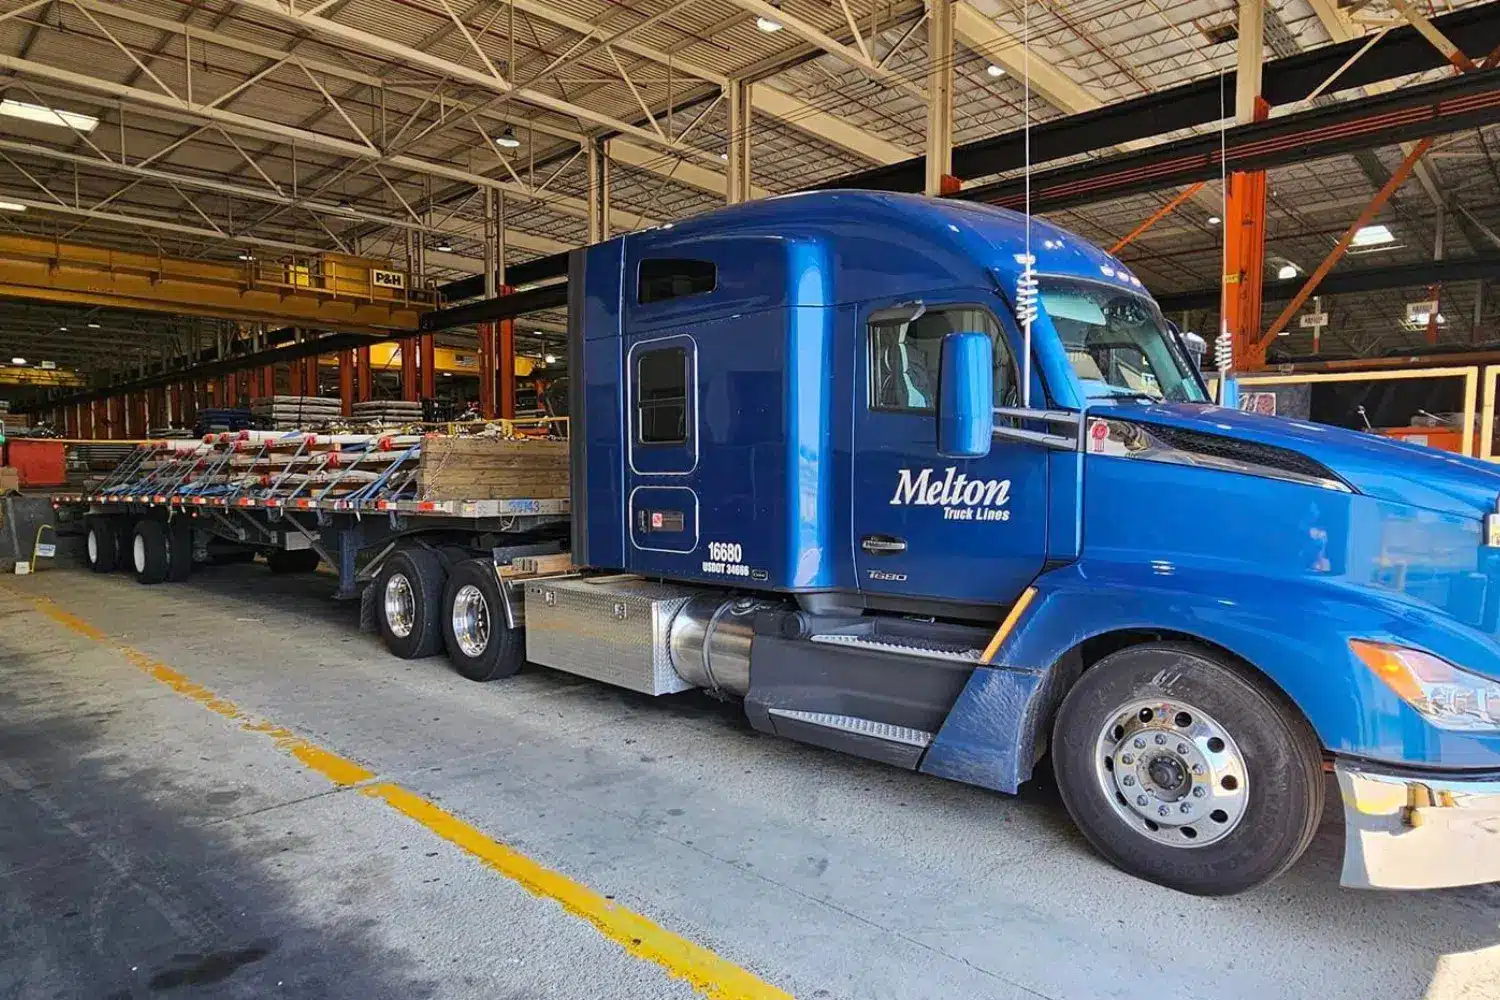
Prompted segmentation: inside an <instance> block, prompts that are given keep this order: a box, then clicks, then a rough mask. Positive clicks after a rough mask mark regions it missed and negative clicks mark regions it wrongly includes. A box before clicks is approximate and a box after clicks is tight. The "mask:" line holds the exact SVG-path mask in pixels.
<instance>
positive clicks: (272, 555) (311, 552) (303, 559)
mask: <svg viewBox="0 0 1500 1000" xmlns="http://www.w3.org/2000/svg"><path fill="white" fill-rule="evenodd" d="M321 561H322V557H321V556H319V555H318V553H317V550H316V549H272V550H271V551H270V552H267V553H266V565H267V566H269V567H271V572H272V573H311V572H312V571H313V570H315V569H317V568H318V563H319V562H321Z"/></svg>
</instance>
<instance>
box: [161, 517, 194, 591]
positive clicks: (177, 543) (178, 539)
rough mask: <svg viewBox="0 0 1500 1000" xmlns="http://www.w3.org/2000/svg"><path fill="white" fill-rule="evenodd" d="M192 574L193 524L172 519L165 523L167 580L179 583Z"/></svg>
mask: <svg viewBox="0 0 1500 1000" xmlns="http://www.w3.org/2000/svg"><path fill="white" fill-rule="evenodd" d="M192 572H193V522H192V521H190V520H189V519H188V518H186V517H181V516H179V517H174V518H172V519H171V520H170V521H168V522H167V579H168V580H169V581H171V582H172V583H181V582H182V581H184V580H186V579H187V578H188V577H189V576H191V575H192Z"/></svg>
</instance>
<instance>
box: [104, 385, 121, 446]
mask: <svg viewBox="0 0 1500 1000" xmlns="http://www.w3.org/2000/svg"><path fill="white" fill-rule="evenodd" d="M108 410H109V419H108V421H107V423H108V426H109V437H110V440H112V441H118V440H120V439H122V438H124V437H125V397H124V396H111V397H109V407H108Z"/></svg>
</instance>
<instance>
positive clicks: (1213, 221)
mask: <svg viewBox="0 0 1500 1000" xmlns="http://www.w3.org/2000/svg"><path fill="white" fill-rule="evenodd" d="M1219 222H1220V219H1219V217H1218V216H1217V215H1210V216H1209V217H1208V224H1209V225H1210V226H1217V225H1218V224H1219Z"/></svg>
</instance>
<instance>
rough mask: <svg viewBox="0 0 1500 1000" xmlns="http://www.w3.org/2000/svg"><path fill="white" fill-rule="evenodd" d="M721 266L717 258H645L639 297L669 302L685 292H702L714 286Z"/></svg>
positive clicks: (642, 266) (639, 278)
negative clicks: (716, 266) (715, 261)
mask: <svg viewBox="0 0 1500 1000" xmlns="http://www.w3.org/2000/svg"><path fill="white" fill-rule="evenodd" d="M718 279H719V273H718V269H717V268H715V267H714V264H713V261H709V260H687V259H684V258H675V257H674V258H668V257H656V258H649V259H647V260H643V261H641V265H640V274H639V276H638V279H637V280H638V284H637V286H636V301H637V302H639V303H640V304H641V305H646V304H647V303H650V302H666V301H667V300H669V299H680V298H682V297H683V296H685V295H702V294H703V293H705V292H711V291H713V290H714V286H715V285H716V284H717V283H718Z"/></svg>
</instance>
